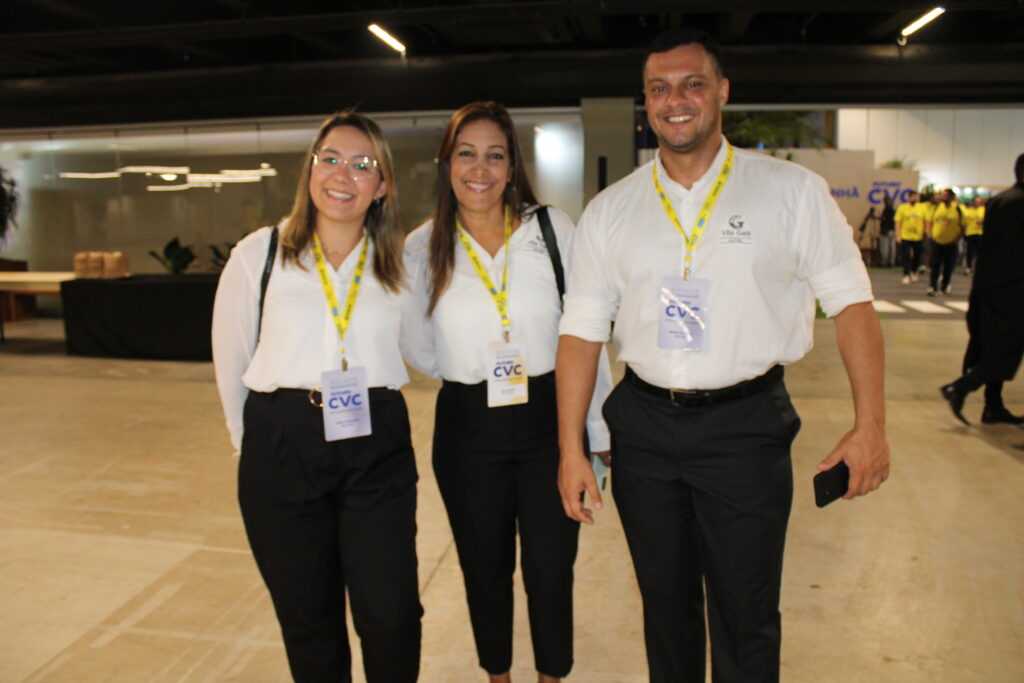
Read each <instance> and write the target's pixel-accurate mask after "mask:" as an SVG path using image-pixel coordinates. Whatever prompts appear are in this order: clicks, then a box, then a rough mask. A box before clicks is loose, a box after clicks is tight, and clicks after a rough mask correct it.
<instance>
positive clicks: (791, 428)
mask: <svg viewBox="0 0 1024 683" xmlns="http://www.w3.org/2000/svg"><path fill="white" fill-rule="evenodd" d="M771 399H772V406H774V408H775V411H776V413H777V415H778V416H779V420H780V422H781V429H782V434H783V438H784V439H785V440H786V441H785V442H786V444H787V445H788V444H792V443H793V440H794V439H796V435H797V434H799V433H800V426H801V424H802V422H801V420H800V415H798V414H797V412H796V408H794V407H793V401H792V400H791V399H790V397H789V391H788V390H787V389H786V385H785V384H782V383H780V384H779V385H778V386H777V387H774V388H773V389H772V390H771Z"/></svg>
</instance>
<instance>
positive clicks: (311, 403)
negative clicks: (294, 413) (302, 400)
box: [309, 387, 324, 408]
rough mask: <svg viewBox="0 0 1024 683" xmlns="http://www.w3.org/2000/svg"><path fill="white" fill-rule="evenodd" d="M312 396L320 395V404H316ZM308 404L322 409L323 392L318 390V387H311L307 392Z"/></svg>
mask: <svg viewBox="0 0 1024 683" xmlns="http://www.w3.org/2000/svg"><path fill="white" fill-rule="evenodd" d="M313 394H320V402H319V403H318V402H317V400H316V398H315V397H314V396H313ZM309 403H310V405H312V406H314V407H316V408H323V407H324V397H323V392H322V391H321V390H320V387H313V388H312V389H310V390H309Z"/></svg>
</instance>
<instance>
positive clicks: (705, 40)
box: [644, 28, 725, 78]
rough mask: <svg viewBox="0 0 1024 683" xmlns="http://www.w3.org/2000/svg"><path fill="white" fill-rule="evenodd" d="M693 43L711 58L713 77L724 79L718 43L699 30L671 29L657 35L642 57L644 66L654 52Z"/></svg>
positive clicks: (705, 32) (666, 50)
mask: <svg viewBox="0 0 1024 683" xmlns="http://www.w3.org/2000/svg"><path fill="white" fill-rule="evenodd" d="M695 43H696V44H697V45H700V46H701V47H703V48H704V51H705V52H707V53H708V57H710V58H711V65H712V67H713V68H714V69H715V75H716V76H718V77H719V78H724V77H725V73H724V72H723V71H722V57H721V54H720V53H721V50H720V49H719V47H718V43H716V42H715V39H714V38H712V37H711V35H710V34H709V33H708V32H707V31H704V30H701V29H699V28H673V29H669V30H668V31H664V32H663V33H661V34H659V35H658V37H657V38H655V39H654V40H653V41H651V45H650V47H648V48H647V54H646V55H645V56H644V66H645V67H646V66H647V60H648V59H650V58H651V55H653V54H654V53H656V52H668V51H669V50H674V49H676V48H677V47H679V46H681V45H693V44H695Z"/></svg>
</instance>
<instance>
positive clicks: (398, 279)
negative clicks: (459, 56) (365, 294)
mask: <svg viewBox="0 0 1024 683" xmlns="http://www.w3.org/2000/svg"><path fill="white" fill-rule="evenodd" d="M340 126H351V127H353V128H355V129H356V130H359V131H362V132H363V133H365V134H366V136H367V137H368V138H370V142H371V143H373V156H374V158H375V159H377V163H378V169H379V170H380V174H381V178H383V180H384V187H385V190H386V194H385V195H384V196H383V197H381V198H379V199H375V200H374V201H373V203H372V204H370V208H369V210H368V211H367V212H366V223H365V224H364V226H363V227H364V228H365V230H366V234H367V235H368V236H369V239H371V240H372V241H373V248H374V253H373V274H374V275H375V276H376V277H377V280H378V281H379V282H380V283H381V285H383V286H384V288H385V289H388V290H391V291H392V292H398V290H399V288H400V287H401V285H402V277H403V273H402V243H403V238H404V236H405V235H404V232H403V231H402V228H401V225H400V224H399V220H398V186H397V184H396V183H395V165H394V162H393V161H392V158H391V148H390V147H389V146H388V141H387V140H386V139H385V138H384V133H383V132H381V129H380V127H379V126H378V125H377V124H376V123H374V122H373V120H372V119H370V118H369V117H367V116H364V115H363V114H360V113H359V112H357V111H355V110H354V109H347V110H345V111H340V112H336V113H334V114H331V115H330V116H328V117H327V118H326V119H324V122H323V123H321V124H320V129H319V130H318V131H317V134H316V138H314V139H313V143H312V144H311V145H310V146H309V149H308V150H307V152H306V156H305V158H304V159H303V162H302V170H301V172H300V174H299V184H298V186H297V187H296V188H295V201H294V202H293V203H292V210H291V212H290V213H289V214H288V215H287V216H285V219H284V220H285V226H284V229H283V230H282V231H281V257H282V260H283V262H284V263H288V262H291V263H294V264H296V265H298V266H299V267H301V264H299V256H300V255H301V254H302V252H303V251H304V250H305V249H306V248H307V247H309V244H310V242H312V240H313V231H314V230H315V229H316V218H317V209H316V205H315V204H313V199H312V197H310V195H309V176H310V173H311V172H312V167H313V155H314V154H316V152H317V151H318V150H319V149H320V144H321V143H322V142H323V140H324V138H325V137H327V134H328V133H330V132H331V131H332V130H334V129H335V128H338V127H340Z"/></svg>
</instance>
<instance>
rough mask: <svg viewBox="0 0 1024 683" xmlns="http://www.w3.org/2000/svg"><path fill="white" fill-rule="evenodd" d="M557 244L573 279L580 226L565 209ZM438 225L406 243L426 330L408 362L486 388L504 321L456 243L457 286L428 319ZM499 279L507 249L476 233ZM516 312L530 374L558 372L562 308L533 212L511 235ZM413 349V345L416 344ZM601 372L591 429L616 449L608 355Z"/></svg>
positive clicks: (598, 440)
mask: <svg viewBox="0 0 1024 683" xmlns="http://www.w3.org/2000/svg"><path fill="white" fill-rule="evenodd" d="M548 214H549V215H550V217H551V224H552V228H553V229H554V232H555V239H556V240H557V242H558V250H559V254H560V255H561V257H562V264H563V268H564V269H565V270H566V279H567V281H568V278H569V274H570V272H571V269H570V267H569V264H570V254H571V253H572V242H573V233H574V229H573V224H572V220H571V219H570V218H569V217H568V216H566V215H565V213H563V212H562V211H560V210H559V209H556V208H554V207H549V209H548ZM431 230H433V221H427V222H426V223H424V224H423V225H421V226H420V227H418V228H416V230H414V231H413V232H411V233H410V234H409V236H408V237H407V238H406V242H405V257H406V265H407V267H408V268H409V273H410V277H411V278H412V281H413V286H412V289H413V295H414V297H415V299H416V308H418V309H419V310H420V312H421V316H420V317H421V319H423V320H424V321H425V322H424V326H423V328H422V331H420V332H418V333H417V334H416V335H415V336H416V343H415V347H414V348H413V351H412V353H411V354H410V355H407V357H406V359H407V360H408V361H409V363H410V364H411V365H413V366H414V367H416V368H418V369H420V370H422V371H424V372H426V373H428V374H431V375H433V376H435V377H439V378H443V379H446V380H450V381H453V382H460V383H462V384H478V383H480V382H484V381H486V380H487V377H488V373H489V370H490V351H489V346H488V345H489V344H490V343H491V342H496V341H500V340H501V339H502V324H501V317H500V316H499V314H498V311H497V309H496V308H495V305H494V300H493V299H492V297H491V295H490V293H489V292H488V291H487V289H486V287H484V284H483V282H481V280H480V276H479V275H478V274H477V272H476V269H475V268H474V267H473V264H472V263H471V262H470V260H469V257H468V256H467V255H466V251H465V249H463V247H462V245H461V244H460V243H459V242H458V240H456V243H455V267H454V270H453V272H452V279H451V283H450V284H449V286H448V288H447V289H446V290H445V291H444V293H443V294H442V295H441V298H440V299H439V300H438V302H437V306H436V307H435V308H434V311H433V314H432V315H431V316H430V317H429V318H426V317H424V316H425V311H426V308H427V302H428V299H429V294H430V284H429V283H430V280H429V267H428V262H427V261H428V244H429V241H430V233H431ZM469 239H470V241H471V242H472V244H473V248H474V249H475V250H476V253H477V255H478V256H479V257H480V261H481V262H482V263H483V264H484V267H485V268H486V269H487V272H488V275H490V278H491V281H492V282H493V283H494V285H495V286H496V287H501V276H502V271H503V269H504V267H505V259H506V257H507V254H506V252H505V248H504V247H502V248H501V249H500V250H499V251H498V253H497V254H495V255H494V256H493V257H492V256H491V255H490V254H488V253H487V250H486V249H484V248H483V247H481V246H480V245H479V244H478V243H477V242H476V241H475V240H473V238H472V236H470V237H469ZM508 251H509V253H510V254H511V257H510V260H509V262H508V281H507V291H508V310H509V318H510V319H511V322H512V325H511V332H510V336H511V338H512V339H513V340H521V341H522V342H523V343H524V348H525V360H526V370H527V373H528V374H529V375H530V376H531V377H536V376H538V375H543V374H546V373H549V372H551V371H552V370H554V369H555V352H556V350H557V347H558V321H559V319H560V318H561V316H562V309H561V306H560V302H559V300H558V287H557V285H556V283H555V273H554V270H553V269H552V266H551V256H550V254H549V253H548V250H547V247H546V245H545V243H544V238H543V236H542V235H541V229H540V221H539V220H538V218H537V214H536V213H533V214H532V215H531V216H530V218H529V220H527V221H525V222H524V223H523V224H522V225H520V226H519V228H517V229H516V231H515V232H513V233H512V236H511V237H510V238H509V245H508ZM411 348H412V347H411ZM601 358H602V362H601V369H600V372H599V373H598V377H597V383H596V386H595V387H594V395H593V400H592V401H591V406H590V412H589V414H588V416H587V432H588V435H589V437H590V448H591V450H592V451H604V450H608V449H609V448H610V443H611V442H610V437H609V435H608V428H607V426H606V425H605V423H604V419H603V418H602V417H601V406H602V405H603V403H604V400H605V399H606V398H607V397H608V394H609V393H610V392H611V373H610V371H609V368H608V363H607V357H606V356H605V354H603V353H602V355H601Z"/></svg>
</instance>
